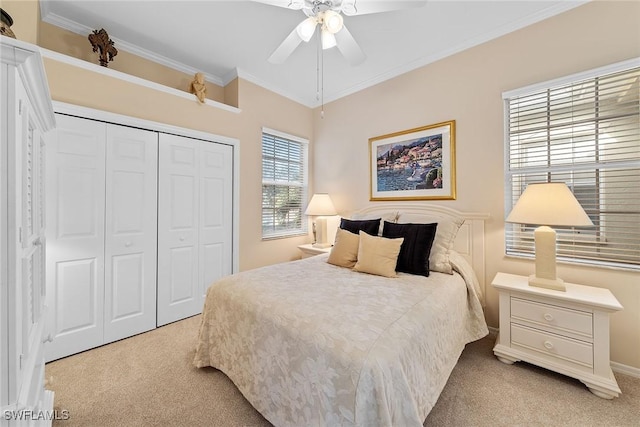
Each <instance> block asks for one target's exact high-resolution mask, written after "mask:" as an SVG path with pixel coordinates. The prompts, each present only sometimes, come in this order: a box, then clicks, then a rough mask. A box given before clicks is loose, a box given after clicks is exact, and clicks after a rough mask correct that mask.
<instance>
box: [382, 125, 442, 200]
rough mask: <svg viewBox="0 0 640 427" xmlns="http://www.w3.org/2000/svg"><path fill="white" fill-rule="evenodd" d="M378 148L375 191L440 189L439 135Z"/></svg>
mask: <svg viewBox="0 0 640 427" xmlns="http://www.w3.org/2000/svg"><path fill="white" fill-rule="evenodd" d="M377 148H378V150H377V151H378V157H377V169H378V191H398V190H416V189H426V188H442V134H438V135H432V136H427V137H424V138H418V139H415V140H412V141H407V142H405V143H401V144H385V145H380V146H378V147H377Z"/></svg>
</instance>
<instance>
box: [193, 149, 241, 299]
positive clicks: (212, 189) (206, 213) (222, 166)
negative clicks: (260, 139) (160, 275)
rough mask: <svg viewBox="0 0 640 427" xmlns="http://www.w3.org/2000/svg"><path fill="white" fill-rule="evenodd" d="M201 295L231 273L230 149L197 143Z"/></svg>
mask: <svg viewBox="0 0 640 427" xmlns="http://www.w3.org/2000/svg"><path fill="white" fill-rule="evenodd" d="M200 149H201V155H200V180H201V181H200V182H201V191H200V200H201V205H200V226H199V229H200V232H199V235H200V270H199V277H200V290H199V292H200V294H201V295H202V298H203V300H202V301H203V304H204V297H205V295H206V292H207V288H208V287H209V285H211V283H213V282H214V281H216V280H217V279H219V278H220V277H222V276H226V275H228V274H231V273H232V267H233V265H232V264H233V262H232V259H231V254H232V247H231V245H232V230H233V224H232V222H233V207H232V203H233V194H232V191H233V148H232V147H230V146H228V145H223V144H215V143H207V142H202V143H201V145H200Z"/></svg>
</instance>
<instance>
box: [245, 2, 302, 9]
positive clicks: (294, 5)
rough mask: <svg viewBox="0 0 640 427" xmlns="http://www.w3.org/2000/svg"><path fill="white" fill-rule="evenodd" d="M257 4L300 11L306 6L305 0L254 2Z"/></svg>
mask: <svg viewBox="0 0 640 427" xmlns="http://www.w3.org/2000/svg"><path fill="white" fill-rule="evenodd" d="M252 1H253V2H255V3H263V4H268V5H270V6H278V7H284V8H287V9H294V10H299V9H302V7H303V6H304V0H252Z"/></svg>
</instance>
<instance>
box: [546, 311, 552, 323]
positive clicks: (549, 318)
mask: <svg viewBox="0 0 640 427" xmlns="http://www.w3.org/2000/svg"><path fill="white" fill-rule="evenodd" d="M544 320H546V321H547V322H551V321H552V320H553V315H551V314H549V313H545V314H544Z"/></svg>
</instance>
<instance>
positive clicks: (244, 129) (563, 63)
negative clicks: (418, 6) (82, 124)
mask: <svg viewBox="0 0 640 427" xmlns="http://www.w3.org/2000/svg"><path fill="white" fill-rule="evenodd" d="M34 5H37V2H35V1H30V0H20V1H7V0H3V1H2V7H3V8H6V9H7V10H8V11H9V12H10V13H11V15H12V16H13V17H14V19H15V20H16V24H15V25H14V27H13V28H14V31H15V32H16V34H17V35H18V38H20V39H21V40H25V41H29V42H36V41H37V40H39V39H40V40H42V38H43V37H42V35H41V36H40V37H38V28H39V24H38V23H39V10H38V8H37V6H35V7H34ZM638 16H640V3H638V2H606V3H604V4H603V3H600V2H596V3H590V4H587V5H585V6H582V7H579V8H577V9H574V10H572V11H570V12H567V13H565V14H563V15H560V16H558V17H555V18H551V19H549V20H547V21H544V22H542V23H539V24H536V25H533V26H530V27H528V28H525V29H523V30H521V31H518V32H516V33H513V34H510V35H508V36H505V37H502V38H500V39H497V40H494V41H492V42H489V43H485V44H484V45H481V46H479V47H476V48H474V49H470V50H468V51H465V52H462V53H460V54H457V55H454V56H452V57H449V58H446V59H443V60H441V61H438V62H436V63H434V64H431V65H428V66H426V67H423V68H421V69H418V70H416V71H413V72H411V73H407V74H405V75H403V76H400V77H398V78H395V79H393V80H391V81H388V82H385V83H383V84H380V85H378V86H375V87H373V88H370V89H367V90H364V91H362V92H359V93H357V94H354V95H352V96H349V97H347V98H344V99H341V100H339V101H336V102H333V103H330V104H328V105H325V118H324V119H323V120H320V119H319V113H318V111H313V112H312V111H311V110H309V109H308V108H306V107H304V106H302V105H300V104H297V103H295V102H292V101H290V100H288V99H286V98H283V97H281V96H279V95H276V94H274V93H272V92H270V91H268V90H265V89H263V88H260V87H258V86H256V85H254V84H251V83H249V82H247V81H244V80H242V79H236V80H234V81H233V82H232V83H231V84H230V85H228V86H227V88H225V89H224V91H223V93H224V92H227V94H224V95H223V96H224V97H225V98H226V99H225V101H226V102H227V103H228V104H230V105H237V106H239V107H240V108H241V109H242V112H241V113H240V114H234V113H231V112H227V111H224V110H220V109H216V108H213V107H210V106H203V105H198V104H197V103H196V102H195V101H190V100H187V99H183V98H177V97H175V96H172V95H169V94H166V93H159V92H156V91H154V90H152V89H148V88H144V87H140V86H137V85H134V84H131V83H126V82H123V81H121V80H117V79H114V78H111V77H106V76H104V75H101V74H97V73H94V72H91V71H87V70H83V69H78V68H75V67H73V66H69V65H66V64H62V63H59V62H56V61H53V60H46V61H45V66H46V70H47V75H48V78H49V84H50V89H51V93H52V96H53V98H54V99H55V100H59V101H64V102H69V103H73V104H77V105H84V106H88V107H91V108H96V109H102V110H106V111H111V112H115V113H119V114H125V115H131V116H134V117H140V118H143V119H147V120H153V121H158V122H162V123H168V124H171V125H175V126H182V127H186V128H191V129H196V130H201V131H205V132H210V133H214V134H220V135H225V136H229V137H233V138H237V139H239V140H240V156H241V157H240V168H241V170H240V229H241V231H240V268H241V270H246V269H249V268H254V267H258V266H261V265H267V264H271V263H275V262H282V261H287V260H290V259H294V258H297V257H298V256H299V254H298V251H297V249H296V245H298V244H300V243H305V242H308V241H309V237H300V238H289V239H280V240H272V241H264V242H263V241H261V238H260V236H261V232H260V201H261V184H260V173H261V157H260V146H261V145H260V131H261V128H262V126H267V127H270V128H273V129H278V130H281V131H284V132H289V133H291V134H294V135H298V136H302V137H307V138H310V139H311V151H310V167H311V171H312V183H313V182H315V183H316V184H315V190H316V191H322V192H329V193H330V194H331V196H332V198H333V201H334V203H335V205H336V207H337V209H338V210H339V211H340V212H342V213H348V212H350V211H353V210H355V209H358V208H362V207H363V206H365V205H367V204H368V203H370V202H369V201H368V198H369V188H368V177H369V170H368V163H367V160H366V159H367V156H368V143H367V140H368V139H369V138H370V137H373V136H377V135H383V134H387V133H390V132H394V131H399V130H403V129H410V128H413V127H417V126H421V125H426V124H431V123H436V122H440V121H446V120H452V119H453V120H456V128H457V142H456V145H457V182H458V186H457V190H458V197H457V200H455V201H443V202H433V203H441V204H444V205H447V206H451V207H454V208H457V209H461V210H466V211H480V212H488V213H490V214H491V219H490V220H489V221H488V223H487V277H486V278H485V280H486V281H490V280H491V278H492V277H493V275H494V274H495V273H496V272H497V271H507V272H513V273H519V274H528V273H530V272H531V270H532V268H533V265H532V263H531V262H528V261H521V260H515V259H507V258H505V257H504V255H503V254H504V223H503V217H504V212H503V210H504V200H503V197H504V196H503V186H504V167H503V166H504V165H503V151H504V150H503V133H502V132H503V117H502V100H501V93H502V92H503V91H506V90H511V89H515V88H518V87H522V86H525V85H528V84H532V83H537V82H541V81H545V80H549V79H553V78H556V77H560V76H563V75H567V74H571V73H575V72H579V71H583V70H587V69H591V68H594V67H598V66H602V65H606V64H610V63H613V62H617V61H621V60H625V59H629V58H631V57H637V56H640V27H639V25H638V19H637V17H638ZM18 19H19V22H18ZM40 27H41V28H42V32H43V34H48V35H51V34H55V35H57V38H55V37H54V38H51V39H49V38H47V41H46V44H47V47H48V48H49V49H52V50H56V51H62V52H64V51H65V49H69V48H70V47H69V46H79V39H77V38H73V40H74V41H73V42H70V45H69V46H67V45H66V43H67V42H66V41H65V40H67V38H66V37H65V34H64V33H60V32H57V31H54V29H52V28H48V27H47V24H40ZM47 37H49V36H47ZM50 40H57V41H55V42H52V41H50ZM43 43H45V42H44V41H43ZM118 58H119V59H120V62H121V65H122V66H125V65H126V64H125V63H128V61H129V60H132V61H134V60H135V59H134V58H127V55H123V56H121V57H120V56H119V57H118ZM123 58H124V59H123ZM147 65H149V64H147ZM145 66H146V65H145ZM154 70H156V68H155V66H154ZM153 72H154V73H155V72H156V71H153ZM159 73H160V77H159V78H165V77H162V76H165V74H163V72H162V71H159ZM171 73H173V71H169V70H167V75H169V74H171ZM311 137H313V138H311ZM314 158H315V159H317V160H316V161H314ZM416 203H419V202H416ZM559 274H560V275H561V276H562V277H563V278H564V279H566V280H568V281H574V282H579V283H584V284H590V285H593V286H603V287H607V288H609V289H611V290H612V292H613V293H614V294H615V295H616V296H617V297H618V299H619V300H620V302H621V303H622V304H623V305H624V307H625V310H624V311H623V312H620V313H616V314H615V315H614V316H613V317H612V339H611V342H612V359H613V360H614V361H616V362H619V363H623V364H626V365H629V366H633V367H636V368H640V285H639V283H640V275H639V274H638V273H630V272H624V271H616V270H602V269H596V268H589V267H577V266H570V265H561V266H560V267H559ZM487 294H488V295H487V301H488V307H487V319H488V321H489V323H490V324H491V325H492V326H496V325H497V313H498V307H497V295H496V293H495V292H494V291H493V289H491V288H490V287H488V289H487Z"/></svg>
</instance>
